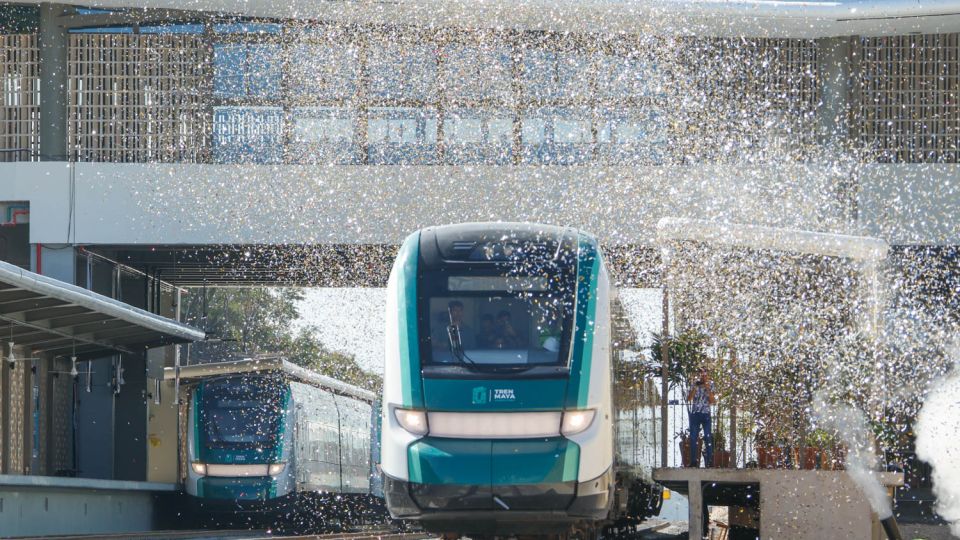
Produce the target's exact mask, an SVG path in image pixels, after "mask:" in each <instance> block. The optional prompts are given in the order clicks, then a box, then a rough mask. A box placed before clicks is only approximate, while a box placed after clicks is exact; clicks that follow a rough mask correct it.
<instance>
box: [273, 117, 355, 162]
mask: <svg viewBox="0 0 960 540" xmlns="http://www.w3.org/2000/svg"><path fill="white" fill-rule="evenodd" d="M356 132H357V115H356V112H355V111H353V110H351V109H346V108H337V107H302V108H297V109H294V110H293V140H292V141H291V145H290V148H289V153H288V155H289V156H291V159H292V160H293V161H296V162H297V163H336V164H350V163H359V162H360V155H361V154H360V144H359V142H358V141H357V139H356Z"/></svg>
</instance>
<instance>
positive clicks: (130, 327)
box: [0, 261, 206, 358]
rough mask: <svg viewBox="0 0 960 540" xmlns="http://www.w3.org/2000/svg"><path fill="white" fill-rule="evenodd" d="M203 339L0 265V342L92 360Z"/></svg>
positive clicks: (113, 302)
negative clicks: (113, 354) (11, 342)
mask: <svg viewBox="0 0 960 540" xmlns="http://www.w3.org/2000/svg"><path fill="white" fill-rule="evenodd" d="M205 337H206V335H205V333H204V332H202V331H201V330H197V329H196V328H193V327H190V326H187V325H185V324H182V323H179V322H177V321H174V320H171V319H168V318H166V317H161V316H160V315H156V314H153V313H150V312H148V311H144V310H142V309H139V308H136V307H133V306H130V305H128V304H124V303H123V302H119V301H117V300H114V299H112V298H108V297H106V296H103V295H100V294H97V293H95V292H92V291H88V290H86V289H83V288H80V287H77V286H75V285H70V284H69V283H65V282H62V281H59V280H56V279H52V278H49V277H46V276H41V275H39V274H35V273H33V272H29V271H27V270H24V269H22V268H20V267H18V266H15V265H12V264H9V263H5V262H2V261H0V341H13V342H14V343H16V345H18V346H24V347H27V348H28V349H29V350H32V351H37V352H46V353H51V354H54V355H64V356H67V355H73V354H74V353H76V356H78V357H87V358H93V357H97V356H103V355H106V354H110V353H111V352H116V351H119V352H127V353H134V352H143V350H144V349H145V348H149V347H158V346H162V345H170V344H174V343H186V342H191V341H201V340H203V339H204V338H205ZM3 352H4V354H6V353H7V352H8V351H6V350H4V351H3Z"/></svg>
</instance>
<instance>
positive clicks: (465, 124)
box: [443, 116, 483, 144]
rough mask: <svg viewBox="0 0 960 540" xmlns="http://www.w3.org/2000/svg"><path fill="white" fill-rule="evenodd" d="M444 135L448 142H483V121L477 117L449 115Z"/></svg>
mask: <svg viewBox="0 0 960 540" xmlns="http://www.w3.org/2000/svg"><path fill="white" fill-rule="evenodd" d="M443 135H444V141H445V142H447V143H448V144H464V143H479V142H483V121H482V120H480V118H477V117H474V118H465V117H456V116H448V117H447V118H446V120H445V121H444V124H443Z"/></svg>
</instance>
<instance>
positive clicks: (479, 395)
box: [472, 386, 517, 405]
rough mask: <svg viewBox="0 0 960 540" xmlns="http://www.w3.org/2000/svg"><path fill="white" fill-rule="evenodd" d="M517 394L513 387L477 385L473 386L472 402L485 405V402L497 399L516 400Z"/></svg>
mask: <svg viewBox="0 0 960 540" xmlns="http://www.w3.org/2000/svg"><path fill="white" fill-rule="evenodd" d="M516 400H517V394H516V392H515V391H514V389H513V388H493V389H489V388H487V387H486V386H476V387H474V388H473V396H472V402H473V404H474V405H483V404H485V403H490V402H497V401H501V402H502V401H516Z"/></svg>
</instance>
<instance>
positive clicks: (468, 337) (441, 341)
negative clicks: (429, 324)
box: [431, 300, 476, 349]
mask: <svg viewBox="0 0 960 540" xmlns="http://www.w3.org/2000/svg"><path fill="white" fill-rule="evenodd" d="M437 319H438V321H439V320H441V319H442V321H443V324H438V325H436V328H437V331H435V332H433V334H434V335H432V336H431V339H432V340H433V347H434V348H435V349H449V348H450V341H449V339H450V338H449V337H448V334H447V326H448V325H453V326H456V327H457V330H459V332H460V344H461V346H462V347H463V348H465V349H472V348H474V347H475V346H476V335H475V334H474V332H473V328H472V327H471V326H470V325H469V324H467V322H466V321H465V319H464V309H463V302H461V301H460V300H451V301H450V302H449V303H447V310H446V311H445V312H444V313H438V314H437Z"/></svg>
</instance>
